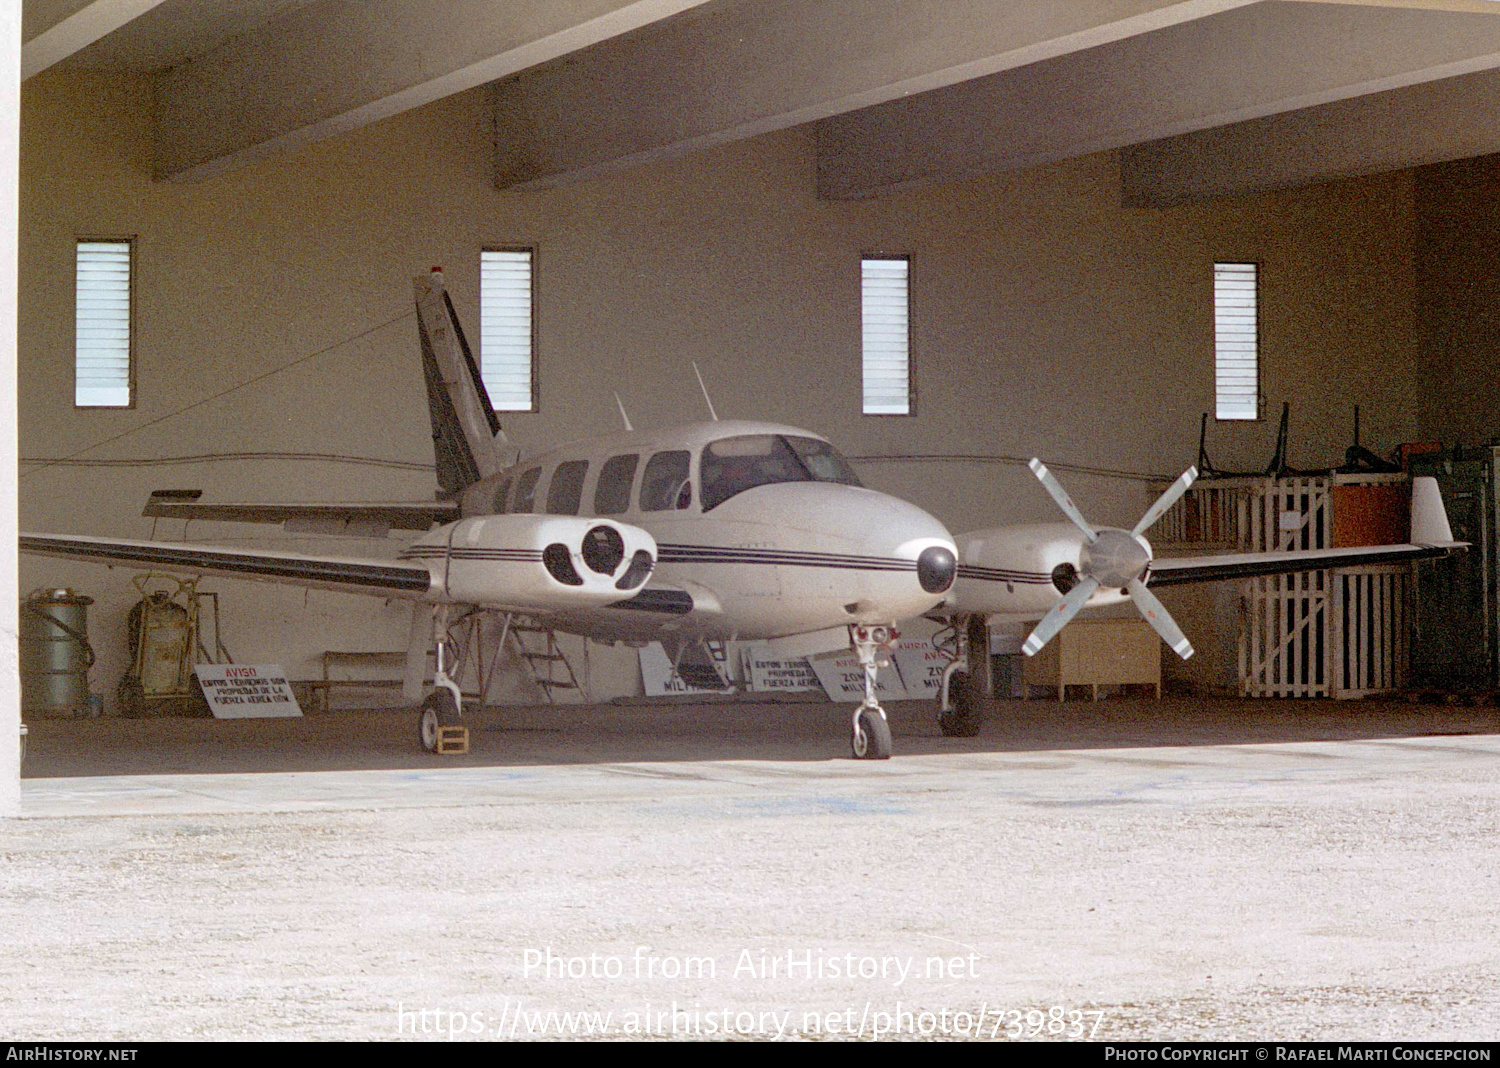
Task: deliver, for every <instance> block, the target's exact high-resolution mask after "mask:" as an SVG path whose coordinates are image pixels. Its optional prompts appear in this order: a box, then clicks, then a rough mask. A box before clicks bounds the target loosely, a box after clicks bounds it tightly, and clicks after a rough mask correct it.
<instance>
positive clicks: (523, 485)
mask: <svg viewBox="0 0 1500 1068" xmlns="http://www.w3.org/2000/svg"><path fill="white" fill-rule="evenodd" d="M541 477H542V469H541V468H540V467H533V468H532V469H531V470H530V471H527V472H526V473H525V474H523V475H522V476H521V480H520V481H519V482H517V483H516V503H515V504H513V505H511V508H510V510H511V511H512V512H516V513H518V514H525V513H526V512H534V511H536V484H537V482H538V481H539V480H540V479H541Z"/></svg>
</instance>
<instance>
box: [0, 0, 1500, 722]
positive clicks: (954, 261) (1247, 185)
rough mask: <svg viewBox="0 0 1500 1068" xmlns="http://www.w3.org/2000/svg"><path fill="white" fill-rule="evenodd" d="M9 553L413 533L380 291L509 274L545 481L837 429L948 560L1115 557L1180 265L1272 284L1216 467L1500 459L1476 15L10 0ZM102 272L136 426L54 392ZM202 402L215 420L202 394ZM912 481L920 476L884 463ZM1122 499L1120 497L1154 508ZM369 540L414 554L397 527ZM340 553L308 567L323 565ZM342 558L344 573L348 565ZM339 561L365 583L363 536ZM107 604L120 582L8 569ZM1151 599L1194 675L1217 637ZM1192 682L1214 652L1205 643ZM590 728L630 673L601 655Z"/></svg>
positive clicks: (68, 572)
mask: <svg viewBox="0 0 1500 1068" xmlns="http://www.w3.org/2000/svg"><path fill="white" fill-rule="evenodd" d="M23 16H24V26H23V41H24V46H23V49H22V53H21V63H22V70H23V76H24V82H23V87H22V91H21V98H20V131H21V132H20V160H19V168H20V169H19V175H20V221H19V268H18V285H19V330H18V336H19V341H18V386H17V394H16V396H17V404H18V425H19V451H20V458H21V466H20V478H19V499H18V507H19V518H20V526H21V528H22V529H23V530H35V531H53V532H63V533H77V534H95V535H103V536H115V537H138V538H139V537H148V536H155V537H161V538H169V539H178V538H181V537H183V536H184V535H185V536H186V537H187V538H189V539H191V540H196V541H205V542H215V543H221V544H230V545H248V546H256V545H260V546H267V547H277V548H288V549H298V548H302V549H307V550H309V551H317V552H324V553H329V552H338V551H339V550H338V549H337V547H336V546H337V544H338V541H340V540H342V539H330V538H328V537H326V536H322V537H315V536H306V535H304V536H298V535H293V534H288V533H285V532H283V531H281V530H279V529H277V528H274V527H272V528H267V527H263V526H253V527H252V526H248V525H220V524H202V523H198V524H193V525H192V526H191V528H188V529H186V530H184V528H183V525H182V524H181V523H175V522H172V521H166V520H162V521H153V520H150V519H146V518H143V517H142V515H141V510H142V506H143V504H144V503H145V501H146V499H147V496H148V495H149V494H150V493H151V492H152V491H153V490H157V489H161V488H178V487H183V488H186V487H191V488H196V489H202V490H203V491H204V494H205V496H204V499H205V500H221V501H229V500H241V501H244V500H256V501H292V502H297V501H369V500H380V501H396V500H423V499H431V497H432V494H433V489H434V481H433V474H432V472H431V470H430V465H431V464H432V461H433V453H432V444H431V431H430V426H429V422H428V414H427V401H426V394H425V392H424V385H423V378H422V372H421V366H420V362H419V358H418V346H417V336H416V326H415V321H414V319H413V317H412V315H411V314H410V313H411V307H412V296H411V294H412V278H413V276H415V275H419V274H422V273H424V272H426V271H427V270H428V269H429V268H431V267H433V266H439V265H440V266H441V267H442V269H443V271H444V274H445V277H446V279H447V282H448V286H449V289H450V292H451V294H452V298H453V302H454V305H455V307H456V310H457V313H458V315H459V316H460V318H461V319H462V321H463V322H464V323H465V324H466V325H468V326H469V328H470V330H471V331H472V332H474V333H475V334H477V333H478V332H479V329H480V325H479V323H480V316H479V288H480V275H479V269H480V253H481V251H482V250H486V249H512V248H518V249H527V250H530V251H531V253H532V256H533V264H534V313H535V325H534V343H535V349H534V364H533V366H534V368H535V376H536V378H535V390H536V398H537V403H536V408H535V410H534V411H524V412H522V411H518V412H504V413H502V414H501V419H502V422H503V424H504V426H505V429H506V432H507V434H508V435H509V436H510V437H511V438H512V439H513V440H514V441H515V442H516V443H518V444H519V445H521V446H522V447H523V448H536V447H541V446H547V445H552V444H557V443H561V442H564V441H568V440H572V439H577V438H583V437H588V436H591V435H595V434H600V433H604V432H612V431H614V430H616V429H618V427H619V420H620V412H619V410H618V408H617V406H616V400H615V395H616V394H618V396H619V398H620V401H621V402H622V403H623V405H624V407H625V409H626V410H627V411H628V413H629V418H630V419H631V420H632V421H633V422H634V424H635V426H636V427H637V428H641V429H651V428H658V427H669V426H671V425H673V424H675V423H680V422H684V421H690V420H698V419H701V418H703V417H704V415H705V410H704V407H703V399H702V396H701V394H700V393H699V391H698V389H697V385H696V382H695V381H694V380H693V363H694V362H696V364H697V365H698V367H699V368H701V370H702V373H703V376H704V378H705V380H706V382H707V384H708V387H709V389H710V391H711V393H712V397H713V402H714V404H715V406H716V407H717V410H718V412H719V414H720V415H721V416H724V417H726V418H731V417H732V418H743V419H758V420H767V421H774V422H779V423H787V424H791V425H794V426H801V427H806V428H808V429H810V430H813V431H816V432H818V433H821V434H824V435H826V436H827V437H828V438H830V439H831V440H832V441H833V442H834V443H835V444H837V445H838V446H839V447H840V448H841V449H842V450H843V452H844V453H845V454H846V455H848V456H851V457H854V458H856V465H857V467H858V469H859V471H860V474H861V476H862V477H863V478H864V479H865V481H866V483H867V484H869V485H871V486H873V487H876V488H878V489H882V490H885V491H887V492H890V493H892V494H895V495H897V496H900V497H903V498H905V499H907V500H910V501H912V502H914V503H916V504H918V505H919V506H921V507H923V508H925V509H927V510H928V511H930V512H931V513H932V514H933V515H935V516H937V517H938V518H939V519H941V520H942V522H943V523H944V524H946V525H947V527H948V528H949V529H950V530H953V531H964V530H969V529H973V528H977V527H985V526H992V525H995V524H1000V523H1008V522H1022V521H1034V520H1046V521H1051V520H1054V519H1055V518H1057V516H1056V512H1055V508H1054V506H1053V504H1052V502H1051V501H1050V500H1049V499H1048V498H1047V496H1046V494H1045V493H1043V492H1042V491H1041V489H1040V488H1039V487H1038V486H1037V485H1036V482H1035V480H1034V479H1033V478H1032V476H1031V474H1030V473H1029V472H1028V471H1027V470H1026V468H1025V467H1024V466H1023V465H1021V464H1018V463H1010V462H998V461H999V460H1001V459H1002V458H1017V457H1022V458H1024V457H1029V456H1033V455H1035V456H1040V457H1042V458H1044V459H1045V460H1047V461H1048V462H1049V463H1052V464H1054V465H1068V466H1070V467H1072V468H1076V469H1080V470H1067V471H1065V477H1066V481H1067V483H1068V486H1069V488H1070V489H1071V490H1072V492H1073V493H1074V494H1075V495H1076V496H1077V498H1078V500H1079V501H1080V504H1081V505H1082V507H1083V508H1084V511H1085V512H1086V513H1087V514H1088V515H1089V516H1090V517H1092V518H1095V519H1097V520H1098V521H1100V522H1105V523H1115V524H1122V525H1124V526H1126V527H1128V526H1129V525H1130V524H1132V523H1133V522H1134V521H1135V519H1136V518H1137V517H1138V516H1139V515H1140V513H1141V512H1142V510H1143V509H1144V508H1145V506H1146V504H1147V503H1148V502H1149V500H1150V499H1151V498H1152V497H1153V496H1154V494H1155V492H1158V491H1159V489H1160V485H1159V482H1157V481H1154V480H1159V479H1161V478H1163V477H1165V478H1167V479H1170V478H1172V477H1175V475H1176V474H1178V473H1179V472H1180V471H1181V470H1182V469H1184V468H1186V467H1187V466H1188V465H1189V464H1191V463H1193V462H1194V460H1195V458H1196V457H1197V455H1198V438H1199V431H1200V416H1201V415H1202V413H1205V412H1208V413H1213V412H1214V410H1215V345H1214V341H1215V338H1214V316H1213V299H1214V290H1213V282H1214V275H1213V267H1214V264H1215V263H1216V262H1235V263H1254V264H1256V265H1258V270H1259V344H1260V348H1259V394H1260V404H1259V418H1257V419H1254V420H1247V421H1223V420H1216V419H1214V418H1212V414H1210V419H1209V422H1208V427H1207V444H1208V448H1209V450H1210V452H1211V453H1212V455H1213V458H1214V460H1215V462H1216V463H1217V464H1218V465H1219V466H1220V467H1222V468H1225V469H1231V470H1260V469H1263V468H1264V467H1265V465H1266V462H1267V460H1268V459H1269V457H1270V454H1271V451H1272V449H1273V446H1274V444H1275V436H1276V429H1277V428H1276V416H1277V414H1278V412H1279V410H1280V408H1281V405H1282V403H1283V402H1290V404H1291V438H1290V452H1289V455H1288V459H1289V461H1290V463H1291V464H1292V465H1293V466H1296V467H1302V468H1328V467H1331V466H1334V465H1336V464H1337V463H1339V462H1340V460H1341V458H1342V457H1343V455H1344V450H1345V449H1346V447H1347V446H1348V445H1349V443H1350V441H1351V440H1352V423H1353V418H1354V416H1353V411H1354V407H1355V406H1356V405H1358V406H1359V407H1360V410H1361V419H1362V424H1361V434H1362V438H1361V440H1362V443H1363V444H1364V445H1366V446H1367V447H1369V448H1370V449H1372V450H1373V451H1375V452H1377V453H1380V454H1388V453H1389V452H1391V451H1392V450H1393V449H1395V448H1396V447H1397V446H1398V445H1400V444H1401V443H1405V442H1424V441H1440V442H1443V443H1445V444H1447V445H1452V444H1455V443H1461V444H1465V445H1477V444H1479V443H1482V442H1485V441H1488V440H1491V439H1493V438H1494V437H1495V436H1496V435H1500V403H1497V397H1500V353H1497V341H1496V333H1495V330H1494V323H1495V318H1494V317H1495V314H1496V313H1495V300H1494V296H1495V294H1496V290H1497V287H1500V245H1497V242H1496V239H1495V235H1496V232H1497V230H1496V225H1497V222H1500V201H1497V197H1496V193H1497V191H1500V155H1494V154H1492V153H1500V104H1497V100H1500V94H1497V93H1496V92H1495V90H1496V89H1497V88H1500V5H1496V4H1493V3H1490V2H1487V0H1355V2H1332V3H1316V2H1302V0H1263V2H1250V3H1246V2H1240V0H1195V2H1168V0H1091V2H1089V3H1076V4H1073V3H1070V4H1053V3H1043V2H1040V0H1008V2H1003V3H992V2H981V0H901V2H895V0H892V2H884V0H881V2H872V0H710V2H706V3H704V2H694V0H568V2H564V0H527V2H525V3H519V4H503V5H495V4H479V3H466V2H460V0H369V2H363V3H354V2H347V0H159V2H150V0H135V2H133V3H124V2H109V0H25V3H24V7H23ZM84 239H105V240H109V239H128V240H129V241H130V242H131V256H132V278H131V287H132V288H131V301H132V305H131V311H130V316H131V334H132V336H131V351H130V356H131V361H132V369H131V374H132V390H133V395H132V404H131V406H130V407H128V408H119V409H109V408H82V407H78V406H76V405H75V402H74V374H75V318H74V315H75V265H76V261H75V257H76V255H77V248H78V242H79V241H81V240H84ZM872 254H885V255H891V256H902V257H909V260H910V310H911V325H910V360H911V362H910V367H911V373H912V383H911V395H912V396H913V397H914V406H913V411H912V414H910V415H905V416H884V415H882V416H876V415H865V414H862V405H861V307H860V293H861V290H860V278H861V276H860V270H861V258H862V256H866V255H872ZM231 387H233V388H231ZM912 457H922V458H924V459H921V460H916V459H912ZM1153 487H1154V488H1153ZM382 544H383V545H384V546H385V549H384V551H386V552H389V553H390V554H392V555H394V554H395V552H396V550H397V549H399V548H400V546H401V544H402V543H401V542H399V541H398V540H397V539H395V538H390V539H387V540H386V541H385V542H384V543H382ZM330 546H334V547H330ZM349 551H351V552H352V551H354V550H353V549H350V550H349ZM360 551H366V550H364V549H361V550H360ZM64 586H66V587H72V588H75V589H77V590H79V591H80V592H83V593H85V594H87V595H89V596H91V597H93V598H94V599H95V602H96V603H95V604H94V606H93V607H92V609H91V613H92V614H91V617H90V620H89V626H90V631H91V633H92V634H93V635H94V645H95V648H96V650H97V654H98V660H97V663H96V664H95V666H94V668H93V685H94V687H95V689H97V690H98V691H100V692H102V693H103V694H105V696H106V702H108V701H109V699H110V695H111V694H112V692H113V686H114V681H115V680H116V679H117V678H118V677H119V676H120V675H121V673H122V672H123V671H124V669H125V666H126V661H127V657H128V651H127V646H126V642H125V640H124V631H125V620H126V614H127V612H128V611H129V609H130V607H131V605H132V604H133V603H134V601H135V600H136V597H137V594H136V591H135V589H134V587H133V586H132V585H131V582H130V570H129V569H126V568H118V569H113V570H108V571H107V570H105V569H103V568H101V567H99V566H97V565H92V564H82V563H70V562H65V561H59V560H50V559H49V560H40V559H34V558H24V557H23V558H22V561H21V564H20V581H19V589H20V592H21V593H22V594H23V595H24V594H25V593H26V592H27V591H29V590H32V589H34V588H37V587H64ZM204 586H205V588H212V589H215V590H216V591H218V592H219V594H220V597H221V600H222V605H223V613H224V639H225V642H226V644H227V645H228V646H229V647H230V648H231V649H232V650H233V652H234V654H235V656H236V658H237V659H238V660H240V661H243V662H248V663H281V664H282V665H284V666H285V667H286V668H287V670H288V672H289V673H290V674H291V675H292V676H293V677H297V678H309V677H313V676H315V675H316V674H317V671H318V657H319V656H320V655H321V654H323V653H324V652H325V651H327V650H330V649H342V650H397V649H401V648H404V645H405V642H406V633H407V626H408V615H407V612H406V609H405V608H404V606H402V605H400V604H390V603H383V602H381V601H379V600H376V599H372V598H365V597H356V596H352V595H347V594H338V593H332V592H323V591H316V590H314V591H303V590H295V589H289V588H284V587H277V586H271V585H264V584H257V583H250V582H239V581H231V580H213V581H212V583H211V584H210V583H208V582H205V584H204ZM1169 603H1170V604H1171V605H1172V607H1173V608H1174V611H1176V610H1179V609H1180V610H1181V612H1182V613H1183V614H1182V619H1183V623H1184V626H1185V628H1186V629H1188V631H1189V632H1190V633H1191V634H1193V636H1194V638H1195V640H1197V641H1198V643H1199V645H1200V648H1201V649H1203V650H1204V655H1202V656H1201V657H1200V658H1199V659H1198V660H1197V661H1196V662H1190V663H1189V665H1188V666H1187V667H1185V668H1181V669H1179V670H1181V671H1185V672H1187V674H1186V675H1185V676H1184V677H1185V678H1187V679H1189V680H1190V681H1196V682H1199V683H1203V682H1205V681H1207V680H1211V679H1212V678H1213V676H1214V673H1215V672H1217V671H1220V670H1221V668H1222V664H1223V663H1224V657H1225V656H1227V655H1228V654H1227V653H1225V652H1223V650H1224V649H1227V648H1228V647H1229V646H1230V645H1231V644H1232V643H1233V641H1234V634H1233V633H1227V632H1226V628H1227V627H1228V624H1225V623H1224V621H1223V620H1222V619H1219V618H1217V617H1215V616H1214V614H1213V611H1212V608H1211V607H1209V606H1207V605H1206V602H1204V601H1203V600H1202V598H1201V597H1199V598H1198V599H1197V600H1195V599H1194V598H1193V597H1190V596H1185V597H1182V598H1179V599H1177V600H1171V601H1169ZM1216 648H1217V649H1218V650H1219V651H1217V652H1216V651H1215V649H1216ZM588 657H589V670H590V676H591V692H592V695H593V697H594V698H595V699H603V698H609V697H614V696H627V695H632V694H636V693H639V692H640V691H639V687H640V684H641V683H640V676H639V669H638V666H637V660H636V653H635V651H634V650H631V649H626V648H605V647H601V646H592V647H590V649H589V653H588Z"/></svg>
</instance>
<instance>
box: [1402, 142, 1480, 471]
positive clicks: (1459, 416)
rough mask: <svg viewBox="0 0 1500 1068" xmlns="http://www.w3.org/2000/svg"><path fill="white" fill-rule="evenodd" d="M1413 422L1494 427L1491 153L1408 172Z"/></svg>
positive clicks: (1474, 434) (1466, 432)
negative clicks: (1417, 369) (1413, 275)
mask: <svg viewBox="0 0 1500 1068" xmlns="http://www.w3.org/2000/svg"><path fill="white" fill-rule="evenodd" d="M1416 209H1417V225H1416V233H1417V235H1418V236H1417V241H1418V243H1417V311H1418V352H1419V359H1420V361H1421V362H1420V366H1421V375H1422V382H1423V388H1422V390H1421V396H1422V400H1423V404H1422V413H1421V414H1422V430H1423V433H1424V435H1425V436H1427V437H1428V438H1431V439H1432V440H1434V441H1442V442H1444V443H1446V444H1453V443H1454V442H1462V443H1464V444H1469V445H1472V444H1477V443H1479V442H1483V441H1486V440H1488V439H1490V438H1492V437H1496V436H1500V240H1497V235H1500V156H1479V157H1477V158H1475V159H1466V160H1458V161H1457V162H1454V163H1443V164H1438V165H1436V166H1432V167H1423V168H1421V169H1419V170H1418V171H1417V172H1416Z"/></svg>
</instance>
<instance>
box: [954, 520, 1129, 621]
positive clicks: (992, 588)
mask: <svg viewBox="0 0 1500 1068" xmlns="http://www.w3.org/2000/svg"><path fill="white" fill-rule="evenodd" d="M954 540H955V541H956V542H957V543H958V581H957V582H955V583H954V584H953V590H952V592H951V593H949V595H948V603H949V605H950V606H951V607H952V608H953V610H954V611H956V612H959V613H961V614H967V613H974V614H978V615H994V616H1000V617H1001V618H1004V617H1005V616H1013V617H1016V618H1029V619H1036V618H1040V617H1041V615H1042V614H1043V613H1045V612H1046V611H1047V610H1048V609H1050V608H1051V607H1052V606H1053V605H1055V604H1056V603H1057V602H1058V601H1060V600H1061V599H1062V595H1063V593H1064V592H1066V591H1067V590H1069V589H1071V588H1072V584H1073V583H1074V582H1075V581H1076V580H1077V576H1078V573H1079V562H1080V558H1081V556H1082V553H1083V545H1084V537H1083V534H1082V533H1081V532H1080V531H1079V530H1078V529H1077V528H1076V527H1074V526H1073V525H1072V524H1071V523H1037V524H1031V525H1027V526H1012V527H995V528H992V529H989V530H976V531H974V532H973V533H970V534H960V535H959V536H958V537H957V538H955V539H954ZM1125 599H1126V597H1125V594H1123V593H1121V592H1120V591H1118V590H1100V591H1099V592H1098V593H1097V594H1095V595H1094V598H1093V600H1092V601H1091V602H1090V603H1091V604H1115V603H1118V602H1121V601H1124V600H1125Z"/></svg>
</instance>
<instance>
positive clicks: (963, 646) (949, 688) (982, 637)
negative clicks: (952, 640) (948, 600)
mask: <svg viewBox="0 0 1500 1068" xmlns="http://www.w3.org/2000/svg"><path fill="white" fill-rule="evenodd" d="M954 630H955V631H956V633H957V637H958V655H957V657H956V658H955V659H954V660H953V661H952V662H951V663H950V664H949V665H948V666H947V667H946V668H944V669H943V695H942V703H941V705H940V706H939V708H938V728H939V729H940V730H942V732H943V733H944V734H945V735H947V736H948V737H949V738H973V737H974V736H975V735H977V734H978V733H979V727H980V725H981V724H982V723H983V722H984V704H985V699H984V683H983V682H982V681H981V680H982V677H981V675H980V674H979V672H978V671H976V670H975V669H974V667H973V666H971V665H978V664H983V663H984V660H985V658H986V657H987V656H988V655H989V642H990V632H989V622H988V620H986V619H985V617H984V616H982V615H972V616H966V617H963V618H961V619H958V620H955V621H954Z"/></svg>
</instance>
